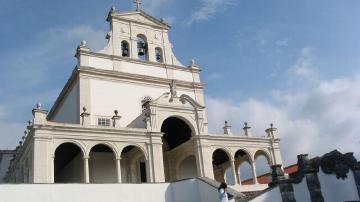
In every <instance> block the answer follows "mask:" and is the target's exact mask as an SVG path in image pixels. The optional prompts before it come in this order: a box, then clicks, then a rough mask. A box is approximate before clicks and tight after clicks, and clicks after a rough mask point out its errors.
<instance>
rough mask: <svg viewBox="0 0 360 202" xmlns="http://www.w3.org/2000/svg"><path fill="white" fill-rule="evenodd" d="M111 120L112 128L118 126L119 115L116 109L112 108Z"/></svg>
mask: <svg viewBox="0 0 360 202" xmlns="http://www.w3.org/2000/svg"><path fill="white" fill-rule="evenodd" d="M111 119H112V121H113V127H114V128H120V127H121V126H120V119H121V116H119V111H118V110H114V116H113V117H112V118H111Z"/></svg>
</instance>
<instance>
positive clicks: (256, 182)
mask: <svg viewBox="0 0 360 202" xmlns="http://www.w3.org/2000/svg"><path fill="white" fill-rule="evenodd" d="M251 169H252V174H253V180H254V184H259V183H258V180H257V175H256V164H255V160H254V161H252V162H251Z"/></svg>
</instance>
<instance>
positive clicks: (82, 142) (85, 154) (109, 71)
mask: <svg viewBox="0 0 360 202" xmlns="http://www.w3.org/2000/svg"><path fill="white" fill-rule="evenodd" d="M107 21H108V22H109V25H110V31H109V33H108V34H107V36H106V37H107V39H108V44H107V46H106V47H105V48H104V49H103V50H101V51H99V52H93V51H91V50H90V49H89V48H88V46H87V43H86V42H85V41H83V42H81V44H80V45H79V47H78V48H77V51H76V58H77V61H78V63H77V65H76V67H75V68H74V70H73V72H72V74H71V76H70V78H69V80H68V81H67V83H66V85H65V87H64V88H63V90H62V92H61V93H60V95H59V96H58V98H57V100H56V102H55V104H54V105H53V107H52V108H51V110H50V111H46V110H45V109H43V108H42V106H41V104H38V105H37V106H36V107H35V108H34V109H33V111H32V112H33V120H32V121H29V124H28V126H27V130H26V131H25V136H24V137H23V141H21V142H20V144H19V146H18V147H17V149H16V156H15V158H14V159H13V160H12V162H11V165H10V167H9V170H8V172H7V174H6V180H7V181H8V182H12V183H155V182H172V181H177V180H181V179H187V178H194V177H207V178H211V179H215V180H216V181H219V182H220V181H226V179H225V173H226V171H227V170H228V169H230V170H231V172H232V175H233V177H234V179H235V180H234V182H233V184H232V185H233V186H234V187H239V189H240V190H241V189H243V187H245V185H243V186H242V185H241V181H242V179H241V178H240V173H239V167H240V165H241V164H242V163H243V162H246V161H247V162H249V163H250V165H251V168H252V173H253V179H254V180H255V181H254V186H258V182H257V181H256V179H257V178H256V163H255V162H256V161H255V159H256V158H257V157H258V156H260V155H263V156H265V157H266V159H267V160H268V163H269V165H275V164H282V160H281V154H280V146H279V139H278V137H277V134H276V128H274V127H273V125H271V127H269V128H268V129H266V133H265V135H264V136H262V137H260V136H253V135H252V134H251V127H250V126H249V125H248V124H245V125H244V134H238V135H235V134H233V133H232V132H231V126H230V125H229V123H227V122H225V125H224V133H223V134H212V133H210V132H209V131H208V122H207V116H206V105H205V100H204V84H203V83H202V82H201V80H200V72H201V70H200V67H199V66H198V65H197V64H196V62H195V61H194V60H192V61H191V62H190V64H189V65H188V66H185V65H183V64H181V63H180V62H179V61H178V60H177V58H176V57H175V55H174V53H173V51H172V47H173V46H172V44H171V42H170V41H169V37H168V35H169V30H170V26H169V25H168V24H167V23H166V22H164V20H158V19H156V18H154V17H152V16H150V15H149V14H147V13H145V12H144V11H142V10H141V9H140V8H138V9H137V10H136V11H134V12H118V11H116V10H115V9H114V8H112V9H111V10H110V12H109V14H108V18H107ZM218 110H221V109H218Z"/></svg>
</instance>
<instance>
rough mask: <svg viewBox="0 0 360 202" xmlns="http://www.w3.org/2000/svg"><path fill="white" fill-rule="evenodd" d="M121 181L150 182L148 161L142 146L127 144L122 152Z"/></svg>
mask: <svg viewBox="0 0 360 202" xmlns="http://www.w3.org/2000/svg"><path fill="white" fill-rule="evenodd" d="M120 164H121V181H122V182H123V183H143V182H148V181H149V180H148V179H149V176H148V167H149V165H148V161H147V159H146V156H145V153H144V152H143V150H142V149H141V148H139V147H138V146H135V145H129V146H126V147H125V148H124V149H123V150H122V152H121V163H120Z"/></svg>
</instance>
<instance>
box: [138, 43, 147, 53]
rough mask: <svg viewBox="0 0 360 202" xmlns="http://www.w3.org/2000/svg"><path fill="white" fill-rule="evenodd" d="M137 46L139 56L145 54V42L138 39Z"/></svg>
mask: <svg viewBox="0 0 360 202" xmlns="http://www.w3.org/2000/svg"><path fill="white" fill-rule="evenodd" d="M137 46H138V55H139V56H143V55H145V52H146V44H145V43H144V42H142V41H140V42H138V44H137Z"/></svg>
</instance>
